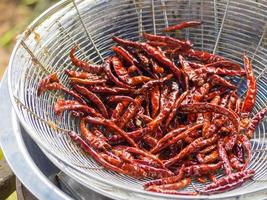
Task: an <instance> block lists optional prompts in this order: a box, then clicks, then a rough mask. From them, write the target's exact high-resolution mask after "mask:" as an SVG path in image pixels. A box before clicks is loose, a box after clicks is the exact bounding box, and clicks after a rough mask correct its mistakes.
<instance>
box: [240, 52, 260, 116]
mask: <svg viewBox="0 0 267 200" xmlns="http://www.w3.org/2000/svg"><path fill="white" fill-rule="evenodd" d="M244 68H245V70H246V78H247V95H246V97H245V100H244V103H243V106H242V110H241V114H242V115H245V116H248V115H249V113H250V112H251V111H252V109H253V107H254V105H255V102H256V95H257V84H256V79H255V76H254V73H253V69H252V64H251V62H250V61H249V58H248V57H247V56H246V55H245V54H244Z"/></svg>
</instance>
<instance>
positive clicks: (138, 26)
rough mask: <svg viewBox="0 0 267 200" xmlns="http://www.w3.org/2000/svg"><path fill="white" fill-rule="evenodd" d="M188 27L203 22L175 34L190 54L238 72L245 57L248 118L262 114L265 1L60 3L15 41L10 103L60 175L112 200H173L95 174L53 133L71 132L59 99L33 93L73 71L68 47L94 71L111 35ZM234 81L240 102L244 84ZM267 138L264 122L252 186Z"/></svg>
mask: <svg viewBox="0 0 267 200" xmlns="http://www.w3.org/2000/svg"><path fill="white" fill-rule="evenodd" d="M186 20H202V21H203V22H204V23H203V25H201V26H199V27H197V28H193V29H188V30H184V31H181V32H177V33H176V36H178V37H185V38H188V39H190V40H192V41H193V43H194V45H195V48H197V49H202V50H205V51H209V52H213V53H217V54H219V55H222V56H225V57H227V58H228V59H232V60H235V61H236V62H239V63H240V64H242V54H243V53H244V51H245V52H247V54H248V55H249V57H250V58H251V59H252V62H253V66H254V72H255V75H256V77H257V82H258V95H257V102H256V106H255V109H254V111H253V112H254V113H255V112H256V111H258V110H260V109H261V108H263V107H264V106H267V87H266V83H267V76H266V75H267V74H266V69H267V67H266V66H267V49H266V45H267V44H266V42H267V33H266V22H267V1H266V0H255V1H254V0H238V1H233V0H232V1H230V0H214V1H209V0H191V1H190V0H170V1H165V0H155V1H153V0H136V1H135V0H121V1H115V0H96V1H93V0H87V1H78V0H76V1H74V0H73V1H68V0H63V1H61V2H59V3H58V4H56V5H55V6H53V7H51V8H50V9H49V10H47V11H46V12H45V13H43V14H42V15H41V16H40V17H38V18H37V19H36V20H35V21H34V22H33V23H32V24H31V25H30V26H29V27H28V28H27V29H26V31H25V32H24V33H23V34H22V35H21V36H20V37H19V39H18V42H17V44H16V46H15V48H14V51H13V54H12V56H11V59H10V64H9V73H8V78H9V92H10V96H11V100H12V103H13V106H14V109H15V111H16V113H17V115H18V117H19V119H20V121H21V123H22V124H23V126H24V127H25V128H26V130H27V131H28V133H29V134H30V135H31V137H32V138H33V139H34V140H35V141H36V142H37V144H38V145H39V146H40V147H41V148H42V149H43V151H44V152H45V153H46V155H47V156H48V157H49V158H50V159H51V160H52V161H53V162H54V163H55V164H56V165H57V166H58V167H59V168H60V169H62V170H63V171H64V172H66V173H67V174H69V175H70V176H72V177H73V178H75V179H76V180H78V181H79V182H81V183H82V184H84V185H85V186H88V187H90V188H92V189H94V190H96V191H99V192H101V193H102V194H104V195H107V196H109V197H114V198H117V199H151V198H153V199H173V198H177V196H172V195H162V194H155V193H151V192H146V191H144V190H143V188H142V182H143V181H144V180H143V181H137V180H134V179H132V178H129V177H127V176H124V175H120V174H117V173H113V172H111V171H107V170H104V169H102V168H100V167H99V165H98V164H96V163H95V161H94V160H92V159H91V158H90V157H88V156H87V155H85V154H84V153H83V152H82V151H81V150H80V149H79V148H78V147H77V146H76V145H75V144H74V143H72V142H71V140H70V139H69V138H68V137H66V136H65V135H64V134H62V133H61V130H60V129H58V128H56V127H61V128H62V129H68V130H76V129H77V125H76V122H75V120H73V119H72V118H71V117H70V115H68V114H65V115H64V116H63V117H61V118H58V117H56V116H55V115H54V112H53V108H52V107H53V103H54V102H55V101H56V100H57V99H58V98H59V97H60V96H61V95H62V94H61V93H60V92H56V93H55V92H54V93H46V94H45V95H43V96H42V97H41V98H38V97H37V95H36V90H37V84H38V82H39V81H40V80H41V79H42V78H43V77H44V76H46V75H47V74H49V73H51V72H61V71H63V70H64V69H66V68H68V69H73V68H75V67H74V66H73V65H72V64H71V61H70V59H69V57H68V53H69V51H70V48H71V47H73V46H74V45H77V46H78V47H79V51H77V56H78V57H79V58H82V59H84V60H87V61H88V62H94V63H99V62H101V61H102V60H103V58H105V57H106V56H108V55H110V53H111V50H110V47H111V46H112V45H113V42H112V40H111V37H112V36H113V35H116V36H120V37H122V38H126V39H131V40H139V38H140V34H141V33H142V32H148V33H160V30H161V29H162V28H164V27H166V26H168V25H173V24H176V23H178V22H180V21H186ZM59 74H60V77H59V78H60V80H61V82H62V83H63V84H65V85H68V82H67V78H66V77H65V75H64V74H63V73H59ZM236 81H238V83H237V84H239V85H240V87H239V94H240V96H242V95H243V94H244V92H245V90H246V84H245V81H243V80H236ZM76 131H77V130H76ZM266 131H267V122H266V120H265V121H264V122H263V123H261V124H260V126H259V127H258V129H257V130H256V133H255V135H254V138H253V139H252V147H253V160H252V162H251V163H250V165H249V168H253V169H255V170H256V175H255V179H256V180H263V179H267V164H266V159H267V156H266V152H267V151H266V150H267V148H266V139H265V137H266V134H265V132H266ZM195 184H196V186H198V185H197V183H195ZM199 187H201V186H199ZM266 188H267V182H265V183H262V182H259V181H251V182H248V183H247V184H245V185H243V186H242V187H240V188H238V189H236V190H232V191H230V192H226V193H223V194H217V195H212V196H197V197H190V196H181V197H179V198H189V199H190V198H204V199H207V198H226V197H233V196H239V195H242V194H246V193H250V192H255V191H259V190H262V189H266ZM188 190H193V189H192V188H190V187H189V188H188Z"/></svg>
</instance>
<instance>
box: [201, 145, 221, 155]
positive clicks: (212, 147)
mask: <svg viewBox="0 0 267 200" xmlns="http://www.w3.org/2000/svg"><path fill="white" fill-rule="evenodd" d="M215 149H217V144H213V145H210V146H208V147H206V148H205V149H203V150H201V151H199V153H201V154H207V153H210V152H212V151H213V150H215Z"/></svg>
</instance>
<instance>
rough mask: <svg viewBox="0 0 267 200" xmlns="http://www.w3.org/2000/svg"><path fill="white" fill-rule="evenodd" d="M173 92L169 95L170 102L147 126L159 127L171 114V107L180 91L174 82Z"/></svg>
mask: <svg viewBox="0 0 267 200" xmlns="http://www.w3.org/2000/svg"><path fill="white" fill-rule="evenodd" d="M172 90H173V91H172V92H171V93H170V94H169V96H168V102H167V104H166V105H165V107H164V108H163V110H162V111H161V112H160V113H159V114H158V116H157V117H155V118H154V119H153V120H152V121H151V122H150V123H149V124H148V125H147V126H148V127H150V128H151V129H154V128H155V127H157V126H158V125H159V124H161V123H162V122H163V120H164V119H165V118H166V117H167V116H168V115H169V113H170V112H171V109H172V107H173V105H174V103H175V100H176V98H177V96H178V93H179V88H178V85H177V83H174V82H173V83H172Z"/></svg>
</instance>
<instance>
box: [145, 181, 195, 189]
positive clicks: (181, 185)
mask: <svg viewBox="0 0 267 200" xmlns="http://www.w3.org/2000/svg"><path fill="white" fill-rule="evenodd" d="M190 183H191V179H190V178H184V179H183V180H181V181H179V182H176V183H170V184H165V185H151V186H149V187H148V188H146V190H147V191H157V190H158V189H162V190H179V189H182V188H184V187H186V186H188V185H189V184H190Z"/></svg>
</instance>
